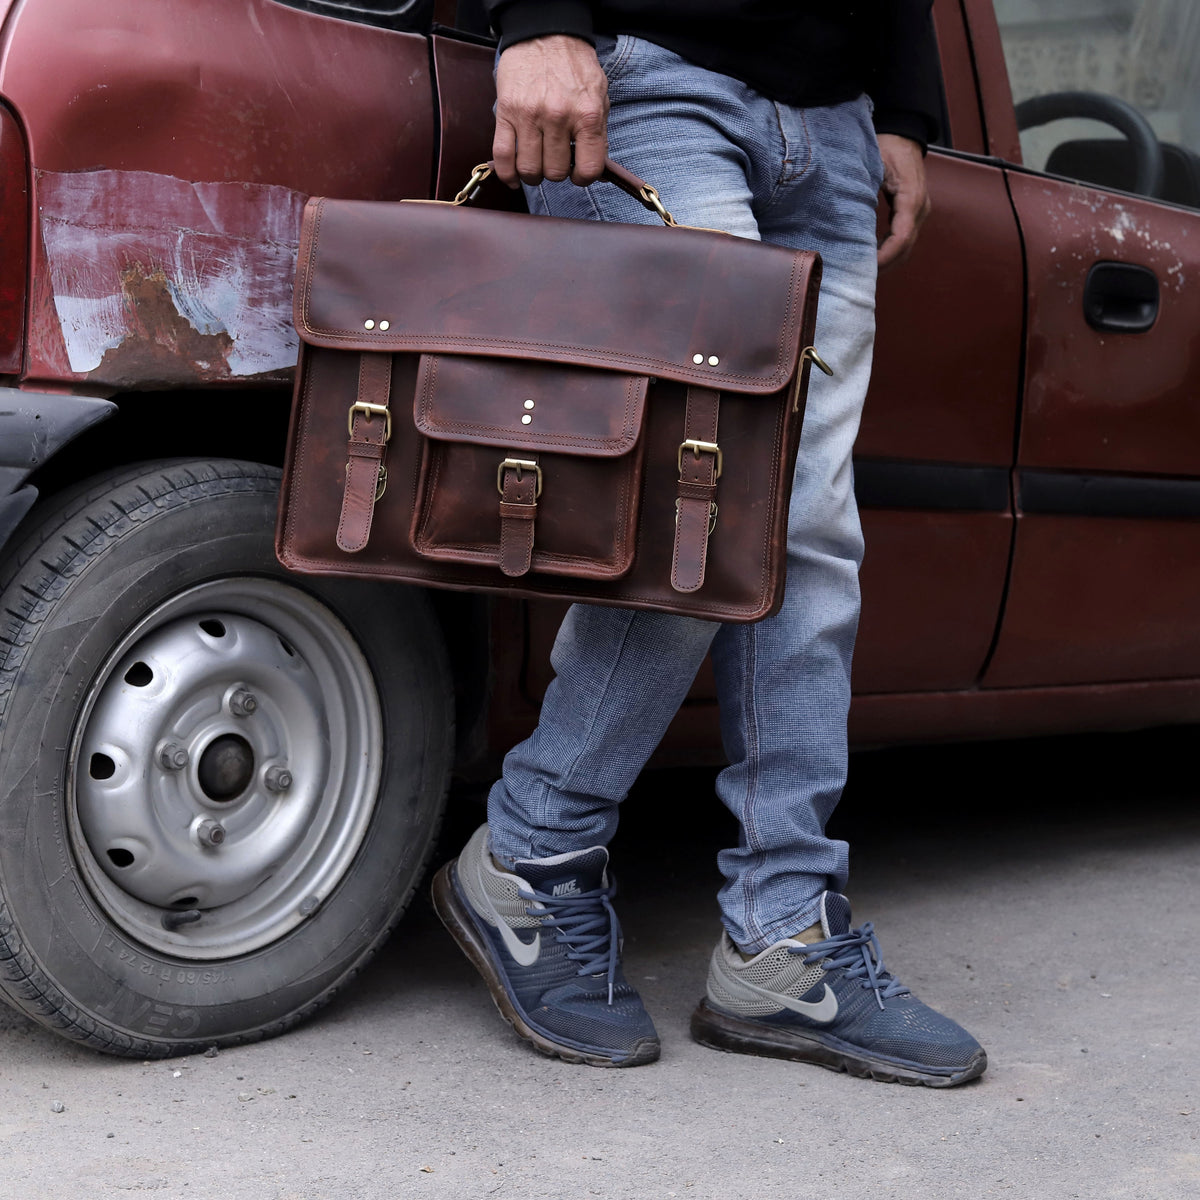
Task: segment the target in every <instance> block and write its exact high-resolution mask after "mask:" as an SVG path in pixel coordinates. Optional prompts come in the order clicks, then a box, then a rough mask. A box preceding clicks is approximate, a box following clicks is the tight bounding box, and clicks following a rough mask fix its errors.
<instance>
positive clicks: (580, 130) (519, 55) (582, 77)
mask: <svg viewBox="0 0 1200 1200" xmlns="http://www.w3.org/2000/svg"><path fill="white" fill-rule="evenodd" d="M607 126H608V80H607V79H606V78H605V75H604V71H603V70H602V69H601V66H600V62H599V60H598V59H597V58H596V51H595V50H594V49H593V47H592V46H590V45H589V44H588V43H587V42H585V41H583V40H582V39H580V38H575V37H566V36H563V35H558V34H556V35H554V36H552V37H544V38H534V39H532V40H531V41H528V42H518V43H517V44H516V45H515V46H509V48H508V49H507V50H505V51H504V53H503V54H501V55H500V62H499V64H498V66H497V68H496V136H495V138H494V139H493V141H492V157H493V158H494V159H495V161H496V174H497V175H498V176H499V177H500V178H501V179H502V180H503V181H504V182H505V183H507V184H508V186H509V187H512V188H515V187H518V186H519V184H520V183H521V182H523V183H530V184H537V183H541V182H542V180H543V179H550V180H554V181H556V182H557V181H558V180H561V179H566V177H567V175H568V174H569V175H570V176H571V179H572V180H573V181H574V182H575V183H577V184H579V185H580V187H584V186H586V185H587V184H589V183H594V182H595V181H596V180H597V179H599V178H600V173H601V172H602V171H603V170H604V158H605V155H606V154H607V153H608V133H607ZM572 142H574V143H575V169H574V170H572V169H571V143H572Z"/></svg>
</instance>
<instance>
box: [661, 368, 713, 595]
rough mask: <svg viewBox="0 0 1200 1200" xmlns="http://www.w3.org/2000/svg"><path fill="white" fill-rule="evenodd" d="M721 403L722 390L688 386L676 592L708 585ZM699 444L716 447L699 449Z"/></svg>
mask: <svg viewBox="0 0 1200 1200" xmlns="http://www.w3.org/2000/svg"><path fill="white" fill-rule="evenodd" d="M720 402H721V393H720V392H717V391H714V390H713V389H712V388H705V387H689V388H688V392H687V415H686V416H685V417H684V433H683V437H684V441H683V444H682V445H681V446H680V448H679V493H678V498H677V499H676V501H675V513H676V517H675V552H674V554H673V555H672V556H671V586H672V587H673V588H674V589H675V591H677V592H695V591H699V589H700V588H701V587H702V586H703V584H704V568H705V563H706V561H707V559H708V536H709V533H710V532H711V530H712V525H713V522H714V519H715V516H716V504H717V477H718V475H719V474H720V455H719V453H718V452H717V451H716V445H717V417H718V413H719V409H720ZM698 443H699V444H702V445H705V446H710V447H712V449H711V450H706V449H700V448H699V447H698V445H697V444H698Z"/></svg>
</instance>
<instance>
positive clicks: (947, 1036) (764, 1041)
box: [692, 892, 987, 1087]
mask: <svg viewBox="0 0 1200 1200" xmlns="http://www.w3.org/2000/svg"><path fill="white" fill-rule="evenodd" d="M821 929H822V932H823V933H824V937H823V938H822V939H821V940H819V941H810V942H808V943H807V944H806V943H804V942H798V941H795V940H794V939H791V938H785V939H784V940H783V941H780V942H776V943H775V944H774V945H773V946H770V947H768V948H767V949H766V950H764V951H762V953H761V954H757V955H755V956H754V957H753V958H751V959H749V960H746V959H744V958H743V957H742V955H741V954H740V953H739V952H738V949H737V947H736V946H735V945H734V944H733V942H732V941H731V940H730V938H729V936H728V934H723V935H722V937H721V941H720V943H719V944H718V946H717V948H716V950H715V951H714V952H713V956H712V962H711V963H710V965H709V971H708V994H707V995H706V997H705V998H704V999H703V1000H701V1001H700V1005H699V1007H698V1008H697V1009H696V1011H695V1012H694V1013H693V1014H692V1036H693V1037H694V1038H695V1039H696V1041H698V1042H699V1043H700V1044H701V1045H703V1046H711V1047H712V1048H713V1049H715V1050H731V1051H734V1052H736V1053H740V1054H762V1055H767V1056H769V1057H772V1058H787V1059H792V1060H793V1061H796V1062H808V1063H816V1064H817V1065H819V1066H822V1067H828V1068H830V1069H831V1070H834V1071H847V1072H849V1074H851V1075H857V1076H860V1077H861V1078H864V1079H878V1080H881V1081H883V1082H885V1083H912V1084H924V1085H925V1086H927V1087H953V1086H954V1085H955V1084H957V1083H965V1082H966V1081H967V1080H968V1079H974V1078H976V1076H979V1075H982V1074H983V1072H984V1071H985V1070H986V1068H987V1054H986V1053H985V1052H984V1049H983V1047H982V1046H980V1044H979V1043H978V1042H977V1041H976V1040H975V1039H974V1038H973V1037H972V1036H971V1035H970V1034H969V1033H968V1032H967V1031H966V1030H965V1029H963V1028H962V1027H961V1026H959V1025H956V1024H955V1023H954V1022H953V1021H951V1020H950V1018H949V1017H944V1016H942V1014H941V1013H939V1012H936V1011H935V1010H934V1009H932V1008H930V1007H929V1006H928V1005H927V1004H922V1003H921V1001H920V1000H918V999H917V998H916V996H914V995H913V994H912V993H911V992H910V991H909V990H908V988H906V987H905V986H904V985H903V984H901V983H900V982H899V981H898V980H896V979H895V978H893V977H892V975H891V973H890V972H889V971H888V970H887V969H886V968H885V967H884V965H883V959H882V958H881V957H880V953H879V942H878V941H877V940H876V938H875V933H874V930H873V928H872V926H871V925H870V924H866V925H864V926H863V927H862V928H861V929H851V928H850V904H849V901H847V899H846V897H845V896H842V895H839V894H838V893H837V892H826V893H825V895H824V897H823V899H822V901H821Z"/></svg>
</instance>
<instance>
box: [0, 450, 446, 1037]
mask: <svg viewBox="0 0 1200 1200" xmlns="http://www.w3.org/2000/svg"><path fill="white" fill-rule="evenodd" d="M278 487H279V473H278V472H277V471H276V470H274V469H272V468H269V467H265V466H261V465H259V464H255V463H245V462H234V461H228V460H216V461H190V460H189V461H174V462H163V463H156V464H145V465H141V466H138V467H134V468H127V469H123V470H121V471H118V472H113V473H110V474H108V475H106V476H104V477H98V478H97V479H95V480H92V481H90V482H88V483H86V484H84V485H81V486H80V487H78V488H76V489H73V491H72V492H71V493H70V494H64V495H62V496H59V497H57V498H55V499H53V500H51V501H49V502H48V503H47V504H46V505H45V506H43V507H42V508H41V509H40V510H39V509H35V510H34V511H33V512H32V513H31V514H30V516H29V517H28V518H27V519H26V522H25V524H24V525H23V527H22V530H21V531H20V532H19V533H18V535H17V536H16V539H15V541H14V546H13V547H12V548H10V550H9V552H8V553H7V555H6V557H5V560H4V563H3V565H2V566H0V994H2V995H3V996H5V997H6V998H7V999H8V1000H9V1001H11V1002H12V1003H13V1004H15V1005H16V1007H18V1008H19V1009H21V1010H22V1011H24V1012H25V1013H27V1014H29V1015H30V1016H31V1017H33V1018H34V1019H35V1020H36V1021H38V1022H40V1023H41V1024H43V1025H45V1026H47V1027H49V1028H51V1029H53V1030H55V1031H57V1032H59V1033H61V1034H64V1035H66V1036H67V1037H69V1038H72V1039H74V1040H76V1041H79V1042H82V1043H84V1044H86V1045H88V1046H91V1047H94V1048H96V1049H99V1050H103V1051H108V1052H111V1053H115V1054H120V1055H126V1056H133V1057H139V1058H151V1057H163V1056H167V1055H172V1054H184V1053H194V1052H196V1051H197V1050H202V1049H204V1048H206V1047H209V1046H214V1045H215V1046H227V1045H233V1044H237V1043H241V1042H247V1041H252V1040H256V1039H258V1038H262V1037H266V1036H270V1035H273V1034H277V1033H281V1032H283V1031H284V1030H286V1029H288V1028H289V1027H290V1026H292V1025H294V1024H295V1023H296V1022H298V1021H300V1020H302V1019H303V1018H305V1017H306V1016H308V1015H309V1014H311V1013H312V1012H313V1011H314V1010H315V1009H317V1008H318V1007H319V1006H320V1005H321V1004H323V1003H325V1002H326V1001H327V1000H329V999H330V997H331V996H332V995H333V994H334V992H335V991H337V989H338V988H340V987H341V986H342V985H343V984H345V983H346V982H347V981H348V980H349V979H350V978H351V977H352V976H353V975H354V974H355V973H356V972H357V971H358V970H360V969H361V968H362V966H363V965H364V964H365V963H366V962H367V960H368V959H369V958H370V957H371V955H372V954H373V953H374V952H375V950H377V949H378V947H379V946H380V945H381V944H382V942H383V940H384V939H385V938H386V936H387V934H388V932H389V931H390V930H391V928H392V927H393V926H394V925H395V923H396V922H397V921H398V920H399V918H400V916H401V915H402V913H403V912H404V909H405V906H406V904H407V903H408V900H409V898H410V897H411V895H412V894H413V891H414V889H415V888H416V886H417V884H418V883H419V881H420V879H421V877H422V873H423V871H424V868H425V866H426V863H427V859H428V856H429V855H430V853H431V852H432V849H433V846H434V840H435V836H436V833H437V829H438V825H439V823H440V820H441V814H442V810H443V805H444V799H445V791H446V786H447V781H448V777H449V771H450V766H451V760H452V754H453V686H452V682H451V675H450V670H449V667H448V665H447V660H446V655H445V652H444V646H443V643H442V639H441V634H440V630H439V627H438V623H437V620H436V618H435V616H434V613H433V612H432V609H431V607H430V605H429V603H428V601H427V599H426V597H425V596H424V595H423V594H422V593H421V592H420V591H419V590H416V589H410V588H405V587H399V586H395V585H390V584H388V585H384V584H375V583H367V582H360V581H345V580H334V579H320V580H316V579H311V578H300V577H297V576H292V575H289V574H288V573H287V572H285V571H283V569H282V568H281V567H280V566H279V564H278V563H277V561H276V559H275V555H274V550H273V534H274V524H275V506H276V499H277V492H278ZM385 731H386V735H387V736H386V738H385V737H384V736H383V735H384V732H385Z"/></svg>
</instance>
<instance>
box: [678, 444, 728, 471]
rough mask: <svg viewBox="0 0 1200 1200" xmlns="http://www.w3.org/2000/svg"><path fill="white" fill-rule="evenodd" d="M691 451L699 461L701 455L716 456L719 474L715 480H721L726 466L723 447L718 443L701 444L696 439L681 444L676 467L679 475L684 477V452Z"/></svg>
mask: <svg viewBox="0 0 1200 1200" xmlns="http://www.w3.org/2000/svg"><path fill="white" fill-rule="evenodd" d="M685 450H690V451H691V452H692V453H693V454H694V455H695V456H696V459H697V460H699V458H700V455H701V454H714V455H716V459H717V473H716V475H715V476H714V477H713V478H714V479H720V478H721V471H722V470H723V469H724V466H725V456H724V455H723V454H722V453H721V447H720V446H718V445H717V443H716V442H701V441H697V440H696V439H695V438H688V439H687V440H686V441H683V442H680V443H679V453H678V454H677V455H676V456H675V462H676V465H677V466H678V468H679V474H680V476H681V477H682V475H683V452H684V451H685Z"/></svg>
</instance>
